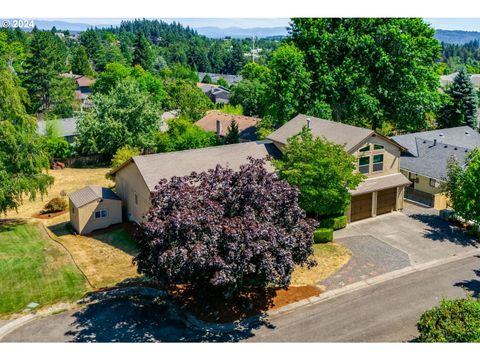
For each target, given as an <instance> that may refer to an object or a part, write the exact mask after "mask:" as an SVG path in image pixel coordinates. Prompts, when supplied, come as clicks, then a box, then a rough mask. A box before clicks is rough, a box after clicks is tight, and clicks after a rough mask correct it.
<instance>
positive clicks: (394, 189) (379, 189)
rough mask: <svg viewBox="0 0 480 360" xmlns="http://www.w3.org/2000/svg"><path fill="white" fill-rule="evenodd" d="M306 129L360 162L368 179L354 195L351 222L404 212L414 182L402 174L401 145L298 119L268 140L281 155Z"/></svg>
mask: <svg viewBox="0 0 480 360" xmlns="http://www.w3.org/2000/svg"><path fill="white" fill-rule="evenodd" d="M304 126H307V127H308V128H310V130H311V131H312V134H313V136H316V137H323V138H325V139H327V140H328V141H331V142H333V143H336V144H340V145H344V146H345V150H346V151H347V152H349V153H350V154H352V155H354V156H355V158H356V159H357V171H359V172H360V173H362V174H365V175H366V176H367V179H365V180H364V181H363V182H362V183H361V184H360V185H359V186H358V187H357V189H355V190H354V191H352V192H351V194H352V202H351V204H350V207H349V208H348V209H347V214H346V215H347V217H348V219H349V221H357V220H361V219H366V218H369V217H374V216H377V215H381V214H385V213H389V212H392V211H396V210H401V209H402V208H403V192H404V188H405V186H407V185H409V184H410V181H409V180H408V179H407V178H406V177H405V176H404V175H403V174H402V173H401V172H400V153H401V151H403V150H405V149H404V148H403V147H402V146H401V145H400V144H398V143H397V142H395V141H394V140H391V139H389V138H387V137H384V136H382V135H380V134H377V133H376V132H375V131H373V130H370V129H365V128H360V127H356V126H351V125H347V124H343V123H339V122H335V121H329V120H323V119H318V118H315V117H309V116H306V115H297V116H296V117H294V118H293V119H292V120H290V121H289V122H287V123H286V124H285V125H283V126H282V127H280V128H279V129H277V130H276V131H274V132H273V133H272V134H270V135H269V136H268V139H269V140H270V141H272V142H273V143H274V144H275V145H276V146H277V147H278V148H279V149H280V151H281V150H282V148H283V147H284V146H285V144H286V143H287V140H288V138H290V137H291V136H293V135H296V134H298V133H299V132H300V131H301V130H302V128H303V127H304Z"/></svg>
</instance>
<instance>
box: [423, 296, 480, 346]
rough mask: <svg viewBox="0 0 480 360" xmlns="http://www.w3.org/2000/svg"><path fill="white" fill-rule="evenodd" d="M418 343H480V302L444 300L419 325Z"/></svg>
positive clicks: (470, 299) (427, 313)
mask: <svg viewBox="0 0 480 360" xmlns="http://www.w3.org/2000/svg"><path fill="white" fill-rule="evenodd" d="M417 329H418V332H419V333H420V336H419V337H418V338H417V339H416V340H417V341H418V342H480V301H479V300H475V299H473V298H469V299H455V300H442V301H441V302H440V305H439V306H437V307H434V308H433V309H430V310H427V311H426V312H425V313H423V315H422V316H421V317H420V320H419V321H418V323H417Z"/></svg>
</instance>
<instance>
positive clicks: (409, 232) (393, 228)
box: [335, 203, 480, 265]
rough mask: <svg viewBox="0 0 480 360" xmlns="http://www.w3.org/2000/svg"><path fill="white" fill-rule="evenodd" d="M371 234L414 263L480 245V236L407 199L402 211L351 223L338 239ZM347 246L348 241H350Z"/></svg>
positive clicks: (338, 234) (453, 253)
mask: <svg viewBox="0 0 480 360" xmlns="http://www.w3.org/2000/svg"><path fill="white" fill-rule="evenodd" d="M354 236H368V237H371V238H373V239H375V240H376V241H377V242H378V243H379V244H381V246H384V245H385V244H387V245H389V246H391V247H393V248H395V249H398V250H399V251H401V252H403V253H405V254H407V255H408V257H409V259H410V262H411V265H416V264H421V263H425V262H429V261H433V260H437V259H442V258H446V257H450V256H454V255H457V254H462V253H465V252H468V251H471V250H474V249H475V248H479V247H480V243H479V242H478V240H476V239H474V238H471V237H470V236H468V235H467V234H466V233H465V231H463V230H461V229H459V228H458V227H455V226H452V225H451V224H450V223H448V222H447V221H444V220H442V219H441V218H440V217H438V216H437V214H436V211H435V210H432V209H426V208H421V207H419V206H416V205H413V204H409V203H405V209H404V211H403V212H395V213H392V214H388V215H381V216H378V217H376V218H373V219H368V220H364V221H360V222H356V223H353V224H350V225H349V226H348V227H347V228H345V229H342V230H340V231H337V232H336V233H335V240H336V241H339V242H342V241H348V240H347V239H348V238H349V237H354ZM347 246H348V244H347ZM379 246H380V245H379Z"/></svg>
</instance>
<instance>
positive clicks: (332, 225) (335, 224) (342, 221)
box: [320, 215, 347, 230]
mask: <svg viewBox="0 0 480 360" xmlns="http://www.w3.org/2000/svg"><path fill="white" fill-rule="evenodd" d="M320 226H321V227H324V228H329V229H333V230H339V229H343V228H344V227H346V226H347V217H346V216H345V215H341V216H337V217H334V218H328V219H323V220H320Z"/></svg>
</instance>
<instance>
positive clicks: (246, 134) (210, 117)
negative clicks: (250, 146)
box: [195, 110, 260, 141]
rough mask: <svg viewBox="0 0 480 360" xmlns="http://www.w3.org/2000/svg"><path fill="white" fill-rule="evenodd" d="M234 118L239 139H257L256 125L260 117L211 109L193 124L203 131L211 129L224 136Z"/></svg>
mask: <svg viewBox="0 0 480 360" xmlns="http://www.w3.org/2000/svg"><path fill="white" fill-rule="evenodd" d="M234 120H235V121H236V122H237V125H238V130H239V133H240V141H254V140H256V139H257V135H256V131H257V127H256V126H257V123H258V121H260V119H258V118H254V117H250V116H243V115H232V114H225V113H223V112H221V111H218V110H213V111H209V112H208V113H207V115H205V116H204V117H203V118H201V119H200V120H198V121H197V122H196V123H195V124H196V125H198V126H200V127H201V128H202V129H203V130H205V131H212V132H214V133H216V134H217V135H218V136H219V137H224V136H225V135H226V134H227V132H228V128H229V126H230V124H231V123H232V122H233V121H234Z"/></svg>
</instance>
